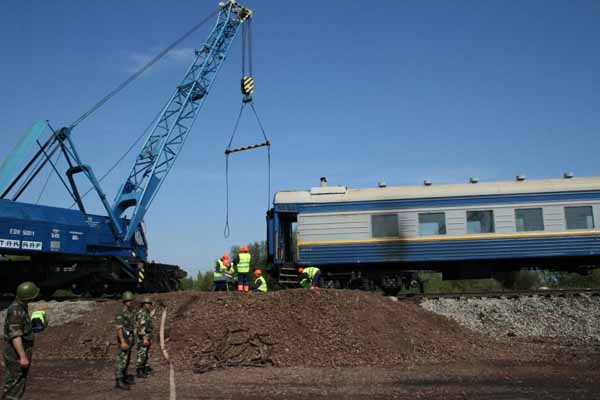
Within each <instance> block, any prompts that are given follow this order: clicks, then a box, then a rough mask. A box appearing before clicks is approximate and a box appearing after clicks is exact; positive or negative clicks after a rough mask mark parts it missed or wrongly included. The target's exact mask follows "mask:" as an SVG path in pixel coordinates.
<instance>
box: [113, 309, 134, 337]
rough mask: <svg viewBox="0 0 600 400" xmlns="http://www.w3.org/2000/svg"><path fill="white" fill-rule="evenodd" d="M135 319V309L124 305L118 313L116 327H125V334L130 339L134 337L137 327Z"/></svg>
mask: <svg viewBox="0 0 600 400" xmlns="http://www.w3.org/2000/svg"><path fill="white" fill-rule="evenodd" d="M134 319H135V315H134V311H133V310H130V309H129V308H127V307H126V306H123V308H122V309H121V310H120V311H119V313H118V314H117V319H116V327H117V329H119V328H122V329H123V334H124V335H125V338H126V339H128V340H131V339H133V329H134V328H135V327H134Z"/></svg>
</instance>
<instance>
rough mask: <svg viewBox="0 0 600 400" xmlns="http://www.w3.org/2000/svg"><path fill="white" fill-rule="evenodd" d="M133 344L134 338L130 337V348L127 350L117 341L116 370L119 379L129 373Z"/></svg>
mask: <svg viewBox="0 0 600 400" xmlns="http://www.w3.org/2000/svg"><path fill="white" fill-rule="evenodd" d="M133 344H134V343H133V339H129V348H128V349H127V350H121V346H120V345H119V344H118V343H117V369H116V371H115V377H116V378H117V379H123V378H124V377H125V374H127V368H129V361H130V360H131V350H132V349H133Z"/></svg>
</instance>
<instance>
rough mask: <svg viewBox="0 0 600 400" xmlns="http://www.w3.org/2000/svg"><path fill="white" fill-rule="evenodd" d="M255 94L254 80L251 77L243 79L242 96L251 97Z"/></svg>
mask: <svg viewBox="0 0 600 400" xmlns="http://www.w3.org/2000/svg"><path fill="white" fill-rule="evenodd" d="M253 92H254V78H252V77H251V76H244V77H243V78H242V94H243V95H244V96H250V95H251V94H252V93H253Z"/></svg>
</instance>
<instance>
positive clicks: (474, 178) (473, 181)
mask: <svg viewBox="0 0 600 400" xmlns="http://www.w3.org/2000/svg"><path fill="white" fill-rule="evenodd" d="M477 182H479V177H477V176H472V177H470V178H469V183H477Z"/></svg>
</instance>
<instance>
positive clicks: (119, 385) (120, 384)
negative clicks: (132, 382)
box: [115, 378, 129, 390]
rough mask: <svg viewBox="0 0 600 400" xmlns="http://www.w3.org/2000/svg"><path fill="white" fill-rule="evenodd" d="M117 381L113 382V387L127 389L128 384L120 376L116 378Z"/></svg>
mask: <svg viewBox="0 0 600 400" xmlns="http://www.w3.org/2000/svg"><path fill="white" fill-rule="evenodd" d="M116 381H117V383H116V384H115V389H121V390H129V385H128V384H127V383H126V382H125V380H124V379H122V378H117V380H116Z"/></svg>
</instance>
